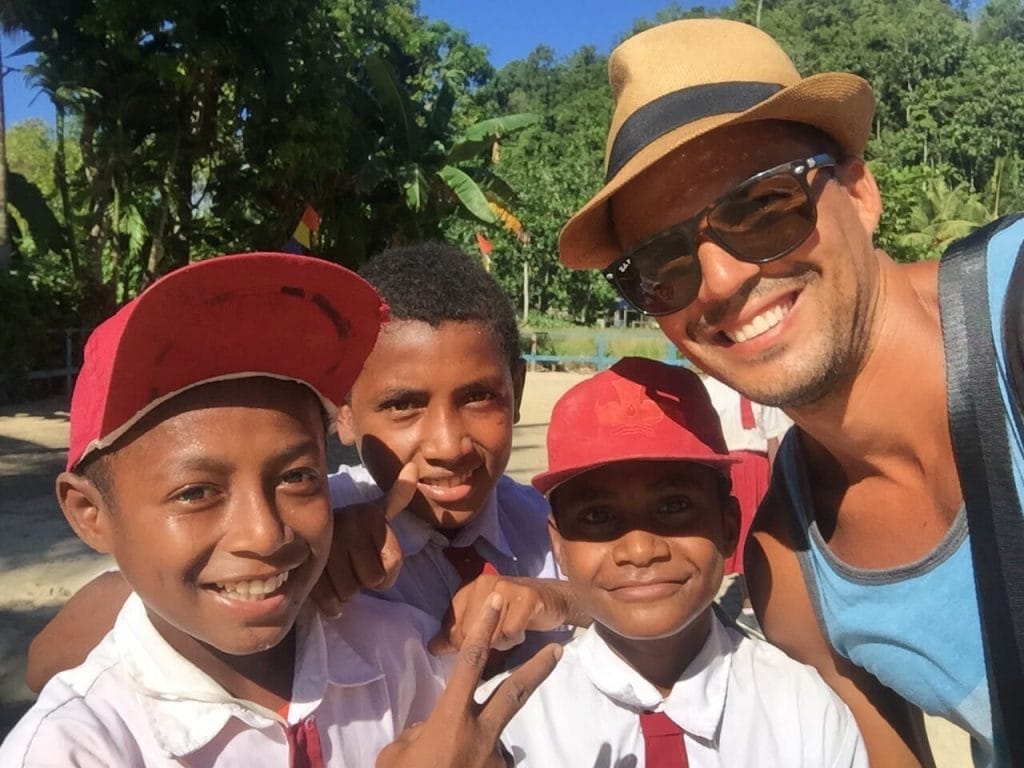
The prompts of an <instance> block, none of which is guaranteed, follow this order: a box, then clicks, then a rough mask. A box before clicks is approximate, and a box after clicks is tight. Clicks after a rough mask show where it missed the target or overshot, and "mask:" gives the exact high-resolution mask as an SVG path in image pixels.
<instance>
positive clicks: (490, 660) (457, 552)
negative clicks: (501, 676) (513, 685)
mask: <svg viewBox="0 0 1024 768" xmlns="http://www.w3.org/2000/svg"><path fill="white" fill-rule="evenodd" d="M442 551H443V552H444V556H445V557H447V558H448V562H449V563H451V564H452V566H453V567H454V568H455V570H456V571H458V574H459V578H461V579H462V583H463V584H468V583H469V582H471V581H472V580H473V579H475V578H476V577H477V576H479V575H480V574H482V573H487V574H490V575H492V576H498V575H499V574H498V569H497V568H495V567H494V566H493V565H491V564H490V563H489V562H487V561H486V560H484V558H483V556H482V555H481V554H480V553H479V552H477V551H476V550H475V549H474V548H473V547H451V546H448V547H445V548H444V549H443V550H442ZM507 656H508V651H499V650H496V649H494V648H492V649H491V653H490V655H489V656H488V657H487V666H486V667H484V678H485V679H486V678H489V677H493V676H494V675H496V674H497V673H498V672H501V671H502V670H503V669H504V668H505V659H506V657H507Z"/></svg>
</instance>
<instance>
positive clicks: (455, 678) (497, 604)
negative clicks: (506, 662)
mask: <svg viewBox="0 0 1024 768" xmlns="http://www.w3.org/2000/svg"><path fill="white" fill-rule="evenodd" d="M502 602H503V601H502V598H501V595H499V594H497V593H496V592H492V593H491V594H490V595H488V596H487V600H486V601H485V605H484V609H483V610H482V611H480V613H479V614H478V615H477V616H476V618H475V619H474V620H473V623H472V625H471V626H470V628H469V631H468V632H467V634H466V639H465V641H464V642H463V643H462V647H461V648H460V649H459V655H458V657H457V658H456V661H455V666H454V668H453V669H452V673H451V676H450V677H449V678H448V686H447V687H446V688H445V691H444V693H443V694H442V695H441V699H440V701H438V703H437V706H436V707H435V709H434V714H433V715H432V717H433V716H437V717H439V718H441V719H442V721H446V722H453V723H454V722H461V720H462V719H463V718H464V717H465V713H466V712H468V711H469V710H470V709H471V708H472V707H473V706H474V702H473V693H474V692H475V691H476V687H477V685H478V684H479V683H480V678H481V676H482V675H483V672H484V667H486V666H487V657H488V656H489V655H490V651H491V635H492V634H493V633H494V628H495V627H496V626H497V625H498V619H499V618H500V617H501V606H502Z"/></svg>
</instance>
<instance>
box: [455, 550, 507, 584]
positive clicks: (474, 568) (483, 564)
mask: <svg viewBox="0 0 1024 768" xmlns="http://www.w3.org/2000/svg"><path fill="white" fill-rule="evenodd" d="M443 551H444V556H445V557H447V558H448V562H449V563H451V564H452V566H453V567H454V568H455V570H456V571H458V573H459V578H461V579H462V583H463V584H468V583H469V582H471V581H472V580H473V579H475V578H476V577H477V576H479V575H480V574H481V573H489V574H491V575H494V576H497V575H498V570H497V569H496V568H495V567H494V566H493V565H491V564H490V563H488V562H487V561H486V560H484V558H483V557H482V556H481V554H480V553H479V552H477V551H476V550H475V549H474V548H473V547H445V548H444V550H443Z"/></svg>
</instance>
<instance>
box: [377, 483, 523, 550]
mask: <svg viewBox="0 0 1024 768" xmlns="http://www.w3.org/2000/svg"><path fill="white" fill-rule="evenodd" d="M391 527H392V529H393V530H394V532H395V536H397V537H398V543H399V544H401V545H402V552H403V553H404V554H405V556H406V557H411V556H412V555H415V554H418V553H419V552H420V551H421V550H422V549H423V548H424V547H426V546H427V544H428V543H430V542H434V543H435V544H437V545H438V546H441V547H446V546H448V545H449V544H451V545H452V546H456V547H471V546H473V544H474V543H475V542H476V540H477V539H483V540H484V541H485V542H487V543H488V544H490V545H491V546H492V547H493V548H494V549H496V550H497V551H498V552H501V553H502V554H503V555H506V556H507V557H510V558H513V559H515V555H514V554H513V553H512V548H511V547H510V546H509V544H508V540H507V539H506V538H505V532H504V531H503V530H502V529H501V521H500V519H499V516H498V491H497V489H496V488H495V489H493V490H491V492H490V493H489V494H488V495H487V499H486V501H484V504H483V506H482V507H481V508H480V510H479V511H478V512H477V513H476V514H475V515H473V517H472V518H471V519H470V521H469V522H468V523H466V524H465V525H464V526H462V528H460V529H459V531H458V533H456V534H455V538H453V539H452V540H451V541H450V542H449V541H448V539H447V538H446V537H445V535H444V534H442V533H440V532H439V531H436V530H434V529H433V528H432V527H431V526H430V525H428V524H427V523H426V522H424V521H423V520H421V519H420V518H418V517H416V515H414V514H413V513H412V512H410V511H409V510H408V509H403V510H402V511H401V512H399V513H398V515H397V516H396V517H395V518H394V520H392V521H391Z"/></svg>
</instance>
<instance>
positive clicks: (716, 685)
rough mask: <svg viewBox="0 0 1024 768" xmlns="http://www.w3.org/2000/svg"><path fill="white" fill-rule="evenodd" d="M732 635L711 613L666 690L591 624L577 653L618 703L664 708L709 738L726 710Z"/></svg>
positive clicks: (597, 684) (714, 737)
mask: <svg viewBox="0 0 1024 768" xmlns="http://www.w3.org/2000/svg"><path fill="white" fill-rule="evenodd" d="M732 651H733V646H732V641H731V640H730V638H729V635H728V631H727V630H726V629H725V627H724V626H723V625H722V624H721V622H720V621H719V619H718V617H717V616H716V615H714V613H712V621H711V632H710V633H709V634H708V639H707V640H706V641H705V642H704V646H703V647H702V648H701V650H700V652H699V653H698V654H697V656H696V657H695V658H694V659H693V661H691V662H690V663H689V665H687V667H686V669H685V670H684V671H683V674H682V675H681V676H680V678H679V680H677V681H676V683H675V685H673V686H672V690H671V691H669V695H668V696H667V697H665V698H663V697H662V695H661V693H660V691H658V689H657V688H656V687H654V685H652V684H651V683H649V682H648V681H647V680H645V679H644V678H643V677H641V675H640V674H639V673H638V672H637V671H636V670H635V669H633V668H632V667H631V666H629V665H628V664H627V663H626V662H625V661H623V660H622V658H620V657H619V656H618V654H616V653H615V652H614V651H613V650H612V649H611V648H609V647H608V644H607V643H606V642H605V641H604V640H603V639H602V638H601V636H600V635H599V634H598V633H597V630H596V627H593V626H592V627H590V628H589V629H588V630H587V631H586V633H585V634H584V635H583V638H582V639H581V640H580V645H579V657H580V664H581V665H582V667H583V670H584V672H585V673H586V674H587V677H589V678H590V681H591V682H592V683H593V684H594V686H595V687H596V688H597V689H598V690H600V691H601V692H602V693H603V694H604V695H605V696H607V697H608V698H610V699H611V700H612V701H614V702H616V703H617V704H620V705H621V706H623V707H625V708H627V709H631V710H634V711H636V712H638V713H639V712H643V711H652V712H664V713H665V714H666V715H668V716H669V717H670V718H671V719H672V721H673V722H675V723H676V724H677V725H678V726H679V727H680V728H682V729H683V730H684V731H686V732H687V733H689V734H691V735H693V736H697V737H699V738H701V739H703V740H705V741H708V742H711V743H714V742H715V741H716V740H717V738H718V733H719V728H720V726H721V722H722V716H723V714H724V712H725V699H726V692H727V689H728V685H729V671H730V669H731V666H732Z"/></svg>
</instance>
